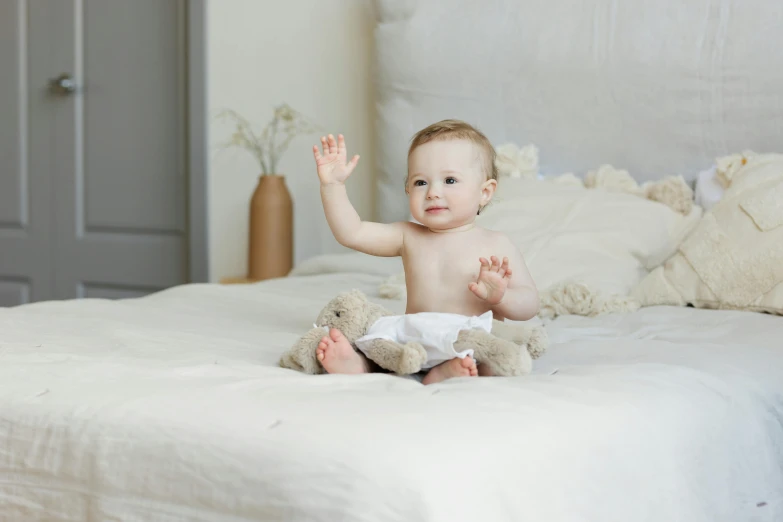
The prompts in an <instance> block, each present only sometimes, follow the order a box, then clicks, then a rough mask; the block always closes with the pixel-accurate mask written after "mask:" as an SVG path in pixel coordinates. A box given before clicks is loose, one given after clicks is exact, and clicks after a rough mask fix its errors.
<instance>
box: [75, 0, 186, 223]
mask: <svg viewBox="0 0 783 522" xmlns="http://www.w3.org/2000/svg"><path fill="white" fill-rule="evenodd" d="M182 13H183V8H182V2H178V1H176V0H174V1H172V0H167V1H165V2H161V1H160V0H145V1H138V0H134V1H133V2H128V1H127V0H109V1H107V0H85V1H84V4H83V20H84V25H83V28H82V30H83V44H84V50H83V53H84V65H83V71H82V73H83V82H84V86H85V90H86V92H85V96H84V97H83V107H82V111H83V127H82V129H81V132H83V140H84V143H85V144H86V147H85V148H84V164H83V172H82V173H81V176H80V178H81V179H80V180H79V181H80V182H81V184H82V185H81V186H80V187H79V190H80V191H81V192H83V202H84V205H83V208H82V209H80V210H82V211H83V212H84V213H85V216H84V218H83V220H84V223H85V228H86V231H87V232H88V233H89V232H92V231H102V232H109V231H115V232H116V231H120V232H123V231H130V230H132V231H136V232H138V233H151V234H160V233H163V234H172V233H173V234H182V233H183V232H184V226H185V222H184V218H185V212H184V205H185V196H186V191H185V190H184V187H185V180H184V164H183V163H184V161H183V158H184V155H183V153H184V149H183V142H182V139H183V137H184V133H183V121H184V120H183V114H184V106H183V104H184V102H185V98H184V96H183V72H184V68H183V64H182V63H181V62H182V60H180V56H181V51H182V46H183V37H184V32H183V31H182V29H183V27H182V21H183V20H181V19H180V16H181V14H182ZM140 36H142V37H141V38H140ZM77 40H78V38H77ZM77 47H78V43H77ZM77 52H78V49H77ZM119 194H121V195H122V197H107V195H108V196H111V195H119ZM142 202H144V204H142Z"/></svg>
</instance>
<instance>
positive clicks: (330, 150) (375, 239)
mask: <svg viewBox="0 0 783 522" xmlns="http://www.w3.org/2000/svg"><path fill="white" fill-rule="evenodd" d="M321 146H322V147H323V154H321V152H320V151H319V150H318V146H317V145H314V146H313V156H314V157H315V164H316V167H317V169H318V178H319V179H320V180H321V201H322V202H323V205H324V214H325V215H326V221H327V223H329V228H330V229H331V230H332V234H334V238H335V239H336V240H337V241H338V242H339V243H340V244H341V245H343V246H346V247H348V248H352V249H353V250H357V251H359V252H364V253H365V254H370V255H373V256H383V257H393V256H399V255H400V254H401V251H402V237H403V231H404V229H405V226H406V224H405V223H391V224H382V223H372V222H369V221H362V220H361V218H360V217H359V214H358V213H357V212H356V209H355V208H353V205H351V201H350V200H349V199H348V192H347V190H346V188H345V180H346V179H348V176H350V175H351V172H353V169H354V168H356V165H357V163H359V156H358V155H356V156H354V157H353V158H351V161H350V162H348V163H346V161H345V160H346V149H345V139H344V138H343V135H342V134H340V135H338V137H337V141H335V139H334V136H332V135H331V134H330V135H329V138H328V139H327V138H326V137H323V136H322V137H321Z"/></svg>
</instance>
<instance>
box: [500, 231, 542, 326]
mask: <svg viewBox="0 0 783 522" xmlns="http://www.w3.org/2000/svg"><path fill="white" fill-rule="evenodd" d="M509 244H510V245H511V248H510V252H511V255H509V256H508V264H509V267H510V268H511V269H512V270H513V274H512V276H511V278H510V279H509V284H508V287H507V288H506V293H505V295H504V296H503V300H502V301H500V303H498V304H497V305H495V306H494V307H492V311H493V312H494V313H495V314H497V315H500V316H502V317H505V318H506V319H509V320H511V321H527V320H530V319H532V318H533V317H535V316H536V315H538V312H539V307H540V302H539V297H538V290H537V289H536V284H535V282H534V281H533V277H532V276H531V275H530V271H529V270H528V268H527V265H526V264H525V260H524V258H523V257H522V254H521V253H520V252H519V249H517V248H516V246H514V245H513V244H512V243H511V241H509Z"/></svg>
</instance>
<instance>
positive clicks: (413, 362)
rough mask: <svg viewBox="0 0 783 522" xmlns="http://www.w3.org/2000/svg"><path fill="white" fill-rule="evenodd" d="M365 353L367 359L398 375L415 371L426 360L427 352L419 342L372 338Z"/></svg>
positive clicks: (419, 369)
mask: <svg viewBox="0 0 783 522" xmlns="http://www.w3.org/2000/svg"><path fill="white" fill-rule="evenodd" d="M365 353H366V355H367V359H369V360H371V361H372V362H374V363H375V364H377V365H378V366H380V367H381V368H383V369H384V370H388V371H390V372H394V373H397V374H399V375H410V374H414V373H417V372H419V371H421V367H422V365H423V364H424V363H425V362H427V352H426V351H425V350H424V347H423V346H422V345H420V344H419V343H406V344H400V343H396V342H394V341H389V340H387V339H373V340H372V341H370V342H369V344H368V346H367V348H366V352H365Z"/></svg>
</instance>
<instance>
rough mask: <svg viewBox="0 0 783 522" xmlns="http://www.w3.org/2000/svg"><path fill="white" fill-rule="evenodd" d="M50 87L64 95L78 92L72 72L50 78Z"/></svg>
mask: <svg viewBox="0 0 783 522" xmlns="http://www.w3.org/2000/svg"><path fill="white" fill-rule="evenodd" d="M49 87H50V88H51V89H52V90H53V91H54V92H56V93H58V94H62V95H68V94H73V93H74V92H76V82H75V81H74V80H73V78H72V77H71V75H70V74H67V73H63V74H61V75H60V76H58V77H57V78H52V79H51V80H49Z"/></svg>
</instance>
